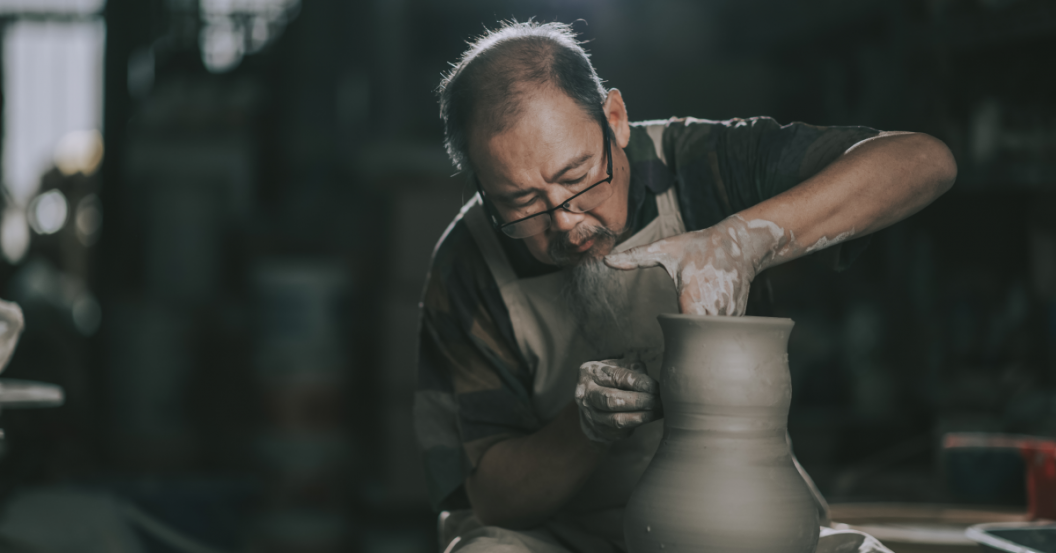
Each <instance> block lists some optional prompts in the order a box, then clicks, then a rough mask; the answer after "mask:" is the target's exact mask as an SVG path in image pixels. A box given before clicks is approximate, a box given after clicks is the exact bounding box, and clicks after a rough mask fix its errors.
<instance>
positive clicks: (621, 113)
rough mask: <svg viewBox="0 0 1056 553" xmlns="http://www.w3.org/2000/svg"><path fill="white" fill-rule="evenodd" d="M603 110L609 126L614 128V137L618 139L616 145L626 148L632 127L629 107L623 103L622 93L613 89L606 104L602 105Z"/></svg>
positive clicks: (607, 97)
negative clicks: (628, 115)
mask: <svg viewBox="0 0 1056 553" xmlns="http://www.w3.org/2000/svg"><path fill="white" fill-rule="evenodd" d="M601 109H602V110H604V111H605V119H606V120H608V122H609V126H610V127H612V131H613V134H614V136H615V137H616V144H618V145H619V146H620V148H626V147H627V143H628V142H629V141H630V140H631V125H630V121H629V120H628V119H627V106H626V105H625V104H624V103H623V95H622V94H620V91H619V90H617V89H615V88H613V89H610V90H609V94H608V96H606V97H605V103H603V104H602V105H601Z"/></svg>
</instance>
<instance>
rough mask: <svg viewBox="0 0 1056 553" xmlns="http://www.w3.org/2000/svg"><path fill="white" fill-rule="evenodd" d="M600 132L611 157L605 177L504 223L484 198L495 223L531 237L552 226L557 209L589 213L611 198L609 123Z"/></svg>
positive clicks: (509, 231) (514, 233) (513, 235)
mask: <svg viewBox="0 0 1056 553" xmlns="http://www.w3.org/2000/svg"><path fill="white" fill-rule="evenodd" d="M601 133H602V135H603V136H604V139H605V146H604V148H605V157H607V158H608V168H607V169H606V172H607V174H608V176H607V177H605V179H604V180H602V181H599V182H596V183H594V184H592V185H590V186H588V187H586V188H584V189H583V190H581V191H580V192H578V193H576V194H575V195H574V196H572V197H571V198H569V199H567V200H565V201H564V203H562V204H561V205H559V206H557V207H554V208H551V209H547V210H546V211H540V212H539V213H535V214H532V215H529V216H527V217H523V218H521V219H517V220H516V221H511V222H509V223H502V222H501V221H502V219H501V218H500V217H499V215H498V213H496V211H495V208H494V207H493V206H492V205H491V203H490V202H489V201H487V200H485V201H484V207H485V209H487V210H488V214H489V215H490V216H491V222H492V224H493V225H495V226H496V227H497V228H498V229H499V230H501V231H502V232H503V233H505V234H506V236H509V237H510V238H517V239H521V238H528V237H529V236H535V235H536V234H539V233H541V232H543V231H545V230H546V229H548V228H550V225H551V224H552V222H553V213H554V212H555V211H557V210H558V209H563V210H565V211H568V212H570V213H586V212H588V211H590V210H592V209H594V208H596V207H598V206H599V205H601V204H602V203H603V202H604V201H605V200H607V199H609V197H610V196H612V187H611V186H608V184H609V183H611V182H612V143H611V142H610V141H609V129H608V128H607V125H602V128H601ZM474 180H476V179H474ZM476 183H477V191H478V192H480V197H481V199H484V188H483V187H482V186H481V185H480V181H479V180H477V181H476Z"/></svg>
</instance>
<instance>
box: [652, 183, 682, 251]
mask: <svg viewBox="0 0 1056 553" xmlns="http://www.w3.org/2000/svg"><path fill="white" fill-rule="evenodd" d="M656 209H657V217H658V218H659V219H660V221H661V224H662V225H664V226H663V233H664V238H670V237H672V236H678V235H679V234H685V233H686V224H685V222H683V221H682V212H681V211H679V209H678V192H675V185H673V184H672V185H671V186H670V187H668V189H667V190H665V191H663V192H662V193H660V194H657V196H656Z"/></svg>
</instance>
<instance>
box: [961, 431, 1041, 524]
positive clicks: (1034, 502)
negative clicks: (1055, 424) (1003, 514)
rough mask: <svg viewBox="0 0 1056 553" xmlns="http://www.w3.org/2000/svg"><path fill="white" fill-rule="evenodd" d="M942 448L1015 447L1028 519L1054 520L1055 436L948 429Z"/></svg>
mask: <svg viewBox="0 0 1056 553" xmlns="http://www.w3.org/2000/svg"><path fill="white" fill-rule="evenodd" d="M942 447H943V449H956V448H962V447H963V448H1008V449H1018V450H1019V453H1020V455H1022V456H1023V461H1024V462H1025V463H1026V469H1027V482H1026V485H1027V510H1028V513H1029V516H1030V519H1031V520H1038V519H1044V520H1056V440H1051V439H1046V438H1038V437H1034V436H1016V435H1010V434H985V433H951V434H946V435H945V436H943V442H942Z"/></svg>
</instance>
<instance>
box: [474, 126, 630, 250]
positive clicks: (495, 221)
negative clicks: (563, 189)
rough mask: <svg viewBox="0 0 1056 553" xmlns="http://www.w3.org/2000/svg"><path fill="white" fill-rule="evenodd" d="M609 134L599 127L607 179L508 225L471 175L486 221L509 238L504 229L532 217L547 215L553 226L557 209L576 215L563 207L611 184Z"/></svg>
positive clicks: (607, 128)
mask: <svg viewBox="0 0 1056 553" xmlns="http://www.w3.org/2000/svg"><path fill="white" fill-rule="evenodd" d="M609 133H610V130H609V126H608V125H607V124H604V123H602V125H601V134H602V136H603V140H604V142H605V145H604V146H603V148H604V149H605V156H606V157H607V158H608V160H607V162H606V164H607V168H606V173H607V174H608V176H607V177H605V178H604V179H602V180H600V181H598V182H596V183H594V184H592V185H590V186H588V187H586V188H584V189H583V190H580V191H579V192H576V193H575V194H573V195H572V197H570V198H569V199H567V200H565V201H564V202H561V205H558V206H555V207H552V208H550V209H546V210H543V211H540V212H538V213H533V214H531V215H529V216H527V217H521V218H520V219H517V220H514V221H510V222H509V223H502V222H500V221H502V217H501V216H500V215H499V214H498V212H497V210H496V209H495V207H494V206H493V205H492V204H491V201H490V200H488V199H487V198H486V197H485V196H484V187H483V186H482V185H481V184H480V179H478V178H477V176H476V175H475V174H474V175H473V182H474V183H476V185H477V192H478V193H479V194H480V199H481V203H482V204H484V209H485V210H487V212H488V219H490V220H491V225H492V226H493V227H495V229H497V230H501V231H502V232H503V234H505V235H506V236H510V234H509V233H508V232H506V230H505V229H507V228H509V227H512V226H513V225H516V224H517V223H521V222H524V221H526V220H528V219H531V218H533V217H539V216H540V215H544V214H545V215H549V216H550V224H553V220H554V216H553V213H554V212H555V211H557V210H559V209H564V210H565V211H567V212H569V213H577V212H576V211H572V210H570V209H568V208H567V207H565V206H566V205H568V203H569V202H571V201H572V200H574V199H576V198H578V197H580V196H582V195H583V194H586V193H587V192H589V191H591V190H593V189H594V188H597V187H598V186H601V185H602V184H604V183H611V182H612V178H613V175H612V140H611V139H610V138H609ZM607 199H608V198H606V200H607ZM604 202H605V200H602V203H604ZM598 205H601V204H598ZM595 207H596V206H595ZM588 211H589V210H588ZM586 212H587V211H580V212H578V213H586ZM549 228H550V227H549V226H547V227H546V228H544V229H543V230H541V231H540V232H537V233H535V234H530V235H528V236H525V237H523V238H515V240H523V239H524V238H528V237H529V236H536V235H539V234H542V233H543V232H546V230H547V229H549ZM510 238H513V237H512V236H510Z"/></svg>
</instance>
